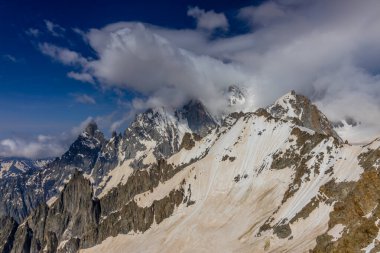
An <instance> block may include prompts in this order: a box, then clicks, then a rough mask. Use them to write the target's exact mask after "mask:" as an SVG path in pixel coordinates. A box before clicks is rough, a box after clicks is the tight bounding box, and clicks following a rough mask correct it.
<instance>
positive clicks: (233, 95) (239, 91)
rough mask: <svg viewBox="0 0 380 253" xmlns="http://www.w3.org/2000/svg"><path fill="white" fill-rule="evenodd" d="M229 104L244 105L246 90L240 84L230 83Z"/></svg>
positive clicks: (228, 91)
mask: <svg viewBox="0 0 380 253" xmlns="http://www.w3.org/2000/svg"><path fill="white" fill-rule="evenodd" d="M227 99H228V105H229V106H235V105H243V104H245V102H246V91H245V90H244V89H243V88H242V87H239V86H238V85H230V86H229V87H228V89H227Z"/></svg>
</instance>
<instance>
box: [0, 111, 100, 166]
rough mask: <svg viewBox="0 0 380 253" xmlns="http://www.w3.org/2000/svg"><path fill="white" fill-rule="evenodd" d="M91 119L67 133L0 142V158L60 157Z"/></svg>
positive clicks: (16, 138) (9, 139) (13, 138)
mask: <svg viewBox="0 0 380 253" xmlns="http://www.w3.org/2000/svg"><path fill="white" fill-rule="evenodd" d="M92 120H93V118H91V117H89V118H87V119H86V120H84V121H83V122H81V123H80V124H79V125H78V126H76V127H73V128H72V129H71V130H70V131H69V132H63V133H61V134H59V135H56V136H50V135H38V136H36V137H31V138H29V139H25V138H21V137H12V138H6V139H2V140H0V157H26V158H32V159H37V158H48V157H57V156H60V155H62V154H63V153H64V152H65V151H67V148H68V147H69V146H70V144H71V143H72V142H73V141H74V140H75V139H76V138H77V137H78V135H79V134H80V133H81V132H82V131H83V129H84V128H85V127H86V126H87V125H88V123H89V122H90V121H92Z"/></svg>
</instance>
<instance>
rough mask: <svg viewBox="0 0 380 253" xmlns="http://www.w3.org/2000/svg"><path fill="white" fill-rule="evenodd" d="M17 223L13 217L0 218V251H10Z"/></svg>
mask: <svg viewBox="0 0 380 253" xmlns="http://www.w3.org/2000/svg"><path fill="white" fill-rule="evenodd" d="M17 227H18V224H17V222H16V221H15V220H14V219H13V218H9V217H2V218H0V228H1V229H0V252H3V253H8V252H11V249H12V247H13V242H14V237H15V233H16V230H17Z"/></svg>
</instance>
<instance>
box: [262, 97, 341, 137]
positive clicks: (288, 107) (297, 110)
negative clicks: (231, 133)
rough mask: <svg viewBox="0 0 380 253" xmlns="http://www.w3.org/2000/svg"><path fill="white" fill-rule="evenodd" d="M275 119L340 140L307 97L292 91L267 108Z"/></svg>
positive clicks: (324, 117) (325, 118)
mask: <svg viewBox="0 0 380 253" xmlns="http://www.w3.org/2000/svg"><path fill="white" fill-rule="evenodd" d="M267 111H268V113H270V114H271V115H272V116H273V117H275V118H281V119H284V120H294V121H295V122H296V123H297V124H300V125H302V126H304V127H307V128H310V129H312V130H314V131H316V132H318V133H322V134H326V135H331V136H334V137H336V138H337V139H339V140H341V138H340V137H339V136H338V134H337V133H336V132H335V131H334V129H333V126H332V124H331V123H330V122H329V120H328V119H327V117H326V116H325V115H324V114H323V113H322V112H321V111H320V110H319V109H318V108H317V106H315V105H314V104H313V103H312V102H311V101H310V100H309V99H308V98H307V97H305V96H303V95H300V94H297V93H296V92H295V91H294V90H292V91H291V92H289V93H287V94H285V95H284V96H282V97H281V98H279V99H278V100H277V101H276V102H275V103H274V104H273V105H271V106H269V107H268V108H267Z"/></svg>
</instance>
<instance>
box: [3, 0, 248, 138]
mask: <svg viewBox="0 0 380 253" xmlns="http://www.w3.org/2000/svg"><path fill="white" fill-rule="evenodd" d="M252 3H253V2H252V1H183V0H180V1H109V0H107V1H106V0H93V1H71V0H70V1H32V0H30V1H20V0H1V1H0V21H1V22H0V34H1V41H0V119H1V122H0V138H6V137H8V136H14V135H16V136H22V135H25V136H28V135H30V134H40V133H43V134H56V133H59V132H62V131H65V130H68V129H70V128H71V127H73V126H75V125H78V124H79V123H80V122H81V121H83V120H84V119H86V118H87V117H88V116H94V117H95V116H102V115H106V114H108V113H111V112H112V111H113V110H115V108H116V107H117V103H116V100H117V98H116V95H115V94H114V93H113V92H112V91H100V90H99V89H98V88H96V87H94V86H93V85H91V84H86V83H81V82H79V81H75V80H73V79H70V78H68V77H67V72H68V68H67V67H65V66H63V65H62V64H59V63H56V62H54V61H52V60H51V59H50V58H48V57H46V56H45V55H43V54H41V52H40V51H39V50H38V48H37V46H38V43H40V42H49V43H54V44H57V45H60V46H63V47H64V46H68V47H70V48H72V49H74V50H77V51H79V52H82V53H83V54H87V55H88V54H91V52H87V51H86V50H88V47H86V46H85V44H84V43H83V41H82V40H81V38H80V36H79V35H78V34H76V33H74V32H72V31H71V28H79V29H81V30H84V31H86V30H87V29H90V28H101V27H103V26H105V25H107V24H110V23H113V22H118V21H141V22H146V23H151V24H155V25H159V26H163V27H169V28H193V27H195V22H194V20H193V19H192V18H191V17H188V16H187V15H186V11H187V9H188V7H189V6H198V7H200V8H202V9H206V10H208V9H213V10H215V11H217V12H224V13H226V15H227V16H228V15H229V14H231V15H234V14H235V13H236V11H237V10H238V9H239V8H241V7H243V6H246V5H249V4H252ZM44 20H49V21H51V22H53V23H55V24H58V25H60V26H62V27H64V28H65V29H66V33H65V38H59V37H58V38H56V37H54V36H52V35H51V34H49V33H47V31H46V25H45V22H44ZM29 28H36V29H38V30H39V31H41V34H40V35H39V36H38V38H34V37H33V36H28V35H27V34H26V33H25V31H27V30H28V29H29ZM241 28H242V29H244V27H241ZM231 32H239V31H234V30H232V31H231ZM78 94H87V95H90V96H92V97H94V98H95V99H96V102H97V103H96V104H95V105H93V104H90V105H87V104H82V103H78V102H76V101H75V95H78ZM130 96H133V95H130V94H128V93H126V94H125V96H124V98H123V99H129V97H130Z"/></svg>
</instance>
